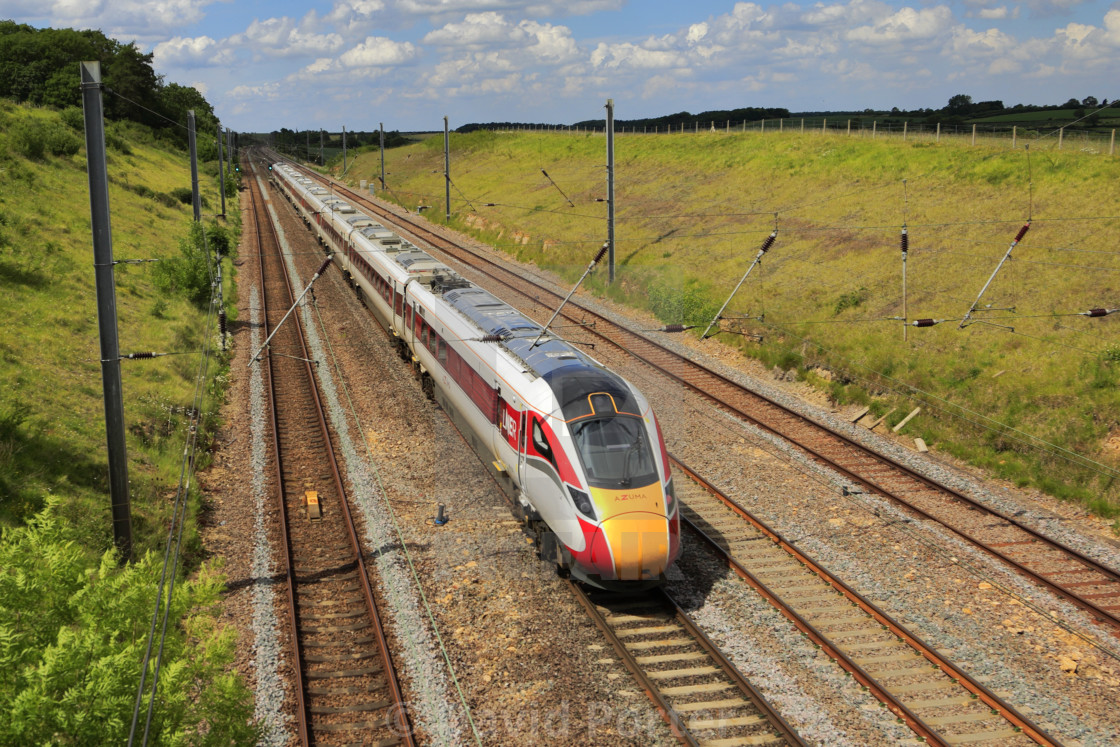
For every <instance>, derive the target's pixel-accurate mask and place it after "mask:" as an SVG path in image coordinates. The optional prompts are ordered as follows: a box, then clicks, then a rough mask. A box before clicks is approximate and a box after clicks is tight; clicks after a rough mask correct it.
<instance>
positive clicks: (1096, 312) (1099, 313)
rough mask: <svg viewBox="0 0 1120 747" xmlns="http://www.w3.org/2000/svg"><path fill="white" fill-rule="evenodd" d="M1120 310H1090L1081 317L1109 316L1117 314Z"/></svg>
mask: <svg viewBox="0 0 1120 747" xmlns="http://www.w3.org/2000/svg"><path fill="white" fill-rule="evenodd" d="M1117 311H1120V309H1089V310H1088V311H1085V312H1083V313H1082V314H1081V316H1108V315H1109V314H1115V313H1116V312H1117Z"/></svg>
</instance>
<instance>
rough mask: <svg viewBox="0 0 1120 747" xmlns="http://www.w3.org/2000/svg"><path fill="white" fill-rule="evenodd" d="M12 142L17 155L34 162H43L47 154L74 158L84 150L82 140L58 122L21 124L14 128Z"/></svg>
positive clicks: (25, 122)
mask: <svg viewBox="0 0 1120 747" xmlns="http://www.w3.org/2000/svg"><path fill="white" fill-rule="evenodd" d="M11 142H12V147H13V148H14V149H15V151H16V152H17V153H20V154H22V155H24V156H26V157H27V158H30V159H31V160H33V161H41V160H42V159H43V157H44V156H46V154H47V153H50V154H51V155H54V156H72V155H74V154H75V153H77V152H78V151H79V150H81V148H82V140H81V138H79V137H78V136H77V135H75V134H74V133H73V132H71V131H70V130H68V129H67V128H66V127H65V126H64V125H62V124H60V123H58V122H49V123H46V124H34V123H32V122H27V121H23V122H20V123H18V124H17V125H16V126H15V127H13V128H12V135H11Z"/></svg>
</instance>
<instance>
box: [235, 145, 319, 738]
mask: <svg viewBox="0 0 1120 747" xmlns="http://www.w3.org/2000/svg"><path fill="white" fill-rule="evenodd" d="M242 160H243V161H244V163H245V165H246V171H247V172H249V173H252V174H254V175H255V170H253V169H252V167H251V166H250V165H249V164H250V163H251V162H250V160H249V159H248V158H243V159H242ZM254 179H255V176H254ZM249 181H250V188H249V204H250V208H251V210H252V212H253V224H254V227H255V231H256V241H257V270H258V272H259V275H260V284H261V318H262V319H263V320H264V331H265V334H266V335H267V334H268V331H269V321H268V293H266V292H265V286H266V283H265V274H264V262H265V259H264V239H263V238H262V236H261V210H262V209H263V208H262V207H261V206H259V205H258V201H261V194H260V190H259V189H258V188H257V187H256V185H255V184H254V183H253V179H250V180H249ZM259 363H260V365H261V366H262V368H263V373H264V375H265V376H266V377H267V379H268V415H269V425H270V430H271V432H272V453H273V455H274V459H273V461H272V463H273V465H274V466H275V467H276V469H275V472H274V475H275V477H274V479H275V481H276V500H277V503H278V508H279V509H280V510H279V512H278V513H279V515H280V533H281V535H282V536H283V537H284V538H285V542H284V556H283V557H284V579H285V581H286V582H287V583H286V584H285V585H286V586H287V587H288V624H289V625H290V626H291V627H290V630H291V631H292V637H291V646H292V652H293V654H294V659H295V661H296V662H300V661H302V660H303V651H301V650H300V645H299V636H298V635H297V634H296V631H297V630H299V617H298V616H297V615H296V577H295V569H294V567H293V562H294V561H293V558H292V546H291V543H290V542H287V537H288V518H287V517H288V509H287V506H286V505H285V501H284V456H283V453H284V452H283V450H282V449H281V448H280V423H279V418H278V414H277V403H276V397H277V392H276V381H275V379H274V378H273V376H272V355H271V352H270V353H269V354H268V355H265V356H263V357H262V358H261V359H260V361H259ZM292 669H293V670H294V673H295V676H294V679H295V696H296V732H297V733H298V735H299V743H300V744H301V745H303V746H304V747H307V745H308V744H310V739H309V737H308V733H307V705H306V703H305V702H304V697H303V692H304V685H303V668H302V667H301V666H299V665H298V664H297V665H296V666H295V667H293V668H292Z"/></svg>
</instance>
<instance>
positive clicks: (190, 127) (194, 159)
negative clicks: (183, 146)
mask: <svg viewBox="0 0 1120 747" xmlns="http://www.w3.org/2000/svg"><path fill="white" fill-rule="evenodd" d="M187 141H188V142H189V143H190V150H191V204H192V205H194V220H195V222H196V223H197V222H198V221H200V220H202V198H201V197H200V196H199V194H198V148H197V147H196V145H195V136H194V109H191V110H190V111H188V112H187Z"/></svg>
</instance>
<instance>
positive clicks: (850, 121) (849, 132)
mask: <svg viewBox="0 0 1120 747" xmlns="http://www.w3.org/2000/svg"><path fill="white" fill-rule="evenodd" d="M848 134H849V135H851V134H852V120H850V119H849V120H848Z"/></svg>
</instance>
